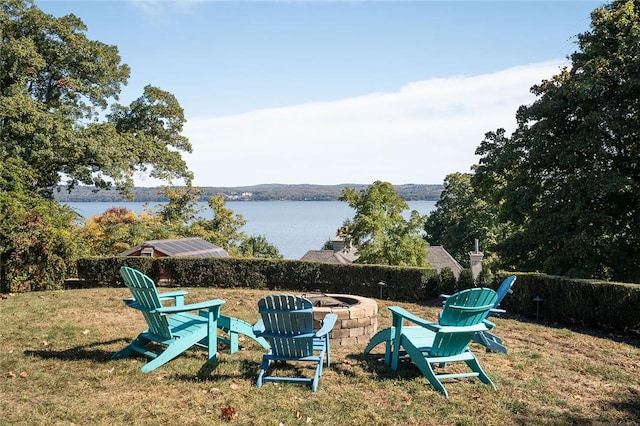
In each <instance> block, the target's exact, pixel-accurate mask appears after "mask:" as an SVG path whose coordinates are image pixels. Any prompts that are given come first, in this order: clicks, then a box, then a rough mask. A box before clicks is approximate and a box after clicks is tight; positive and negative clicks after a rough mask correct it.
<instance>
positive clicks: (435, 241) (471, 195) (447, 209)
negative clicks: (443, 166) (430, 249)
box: [424, 173, 502, 268]
mask: <svg viewBox="0 0 640 426" xmlns="http://www.w3.org/2000/svg"><path fill="white" fill-rule="evenodd" d="M471 177H472V175H471V174H469V173H452V174H450V175H447V177H446V178H445V181H444V189H443V191H442V194H441V195H440V200H438V202H437V203H436V209H435V210H434V211H433V212H431V213H430V214H429V215H427V218H426V221H425V225H424V230H425V232H426V239H427V241H428V242H429V244H431V245H441V246H443V247H445V248H446V249H447V251H448V252H449V253H451V255H452V256H453V257H454V258H455V259H465V262H467V264H468V258H469V256H468V253H469V251H470V250H471V249H472V248H473V247H474V243H475V240H476V239H477V240H478V241H480V243H481V244H482V252H483V254H484V261H483V265H484V267H485V268H490V267H491V265H490V264H491V263H492V260H494V256H493V255H492V253H493V251H494V248H493V247H494V246H495V243H496V241H497V234H498V233H499V232H500V229H501V228H502V227H501V226H500V225H499V224H498V223H497V222H496V215H497V208H496V206H495V205H494V204H491V203H488V202H487V201H485V200H483V199H482V197H481V195H479V194H477V192H476V189H475V188H474V187H473V185H472V182H471Z"/></svg>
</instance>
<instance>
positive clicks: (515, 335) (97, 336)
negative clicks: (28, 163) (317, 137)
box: [0, 289, 640, 426]
mask: <svg viewBox="0 0 640 426" xmlns="http://www.w3.org/2000/svg"><path fill="white" fill-rule="evenodd" d="M189 290H190V293H189V295H188V296H187V301H186V302H187V303H190V302H196V301H202V300H205V299H212V298H222V299H225V300H226V302H227V303H226V304H225V305H223V307H222V312H223V313H225V314H227V315H231V316H236V317H239V318H242V319H244V320H246V321H248V322H250V323H253V322H254V321H255V320H257V318H258V314H257V307H256V306H257V301H258V299H259V298H260V297H262V296H263V295H265V294H268V292H266V291H257V290H242V289H233V290H228V289H224V290H216V289H189ZM128 295H129V294H128V290H126V289H91V290H68V291H50V292H41V293H27V294H17V295H3V298H2V300H0V324H1V326H0V410H1V413H0V424H2V425H10V424H23V425H72V424H76V425H85V424H86V425H135V424H140V425H150V424H184V425H205V424H206V425H215V424H225V423H227V422H228V423H231V424H237V425H252V424H255V425H275V426H278V425H299V424H311V425H365V424H367V425H396V424H397V425H430V424H462V425H465V424H469V425H473V424H483V425H484V424H488V425H510V424H523V425H525V424H526V425H529V424H549V425H557V424H576V425H577V424H580V425H583V424H592V425H595V424H613V423H617V424H637V423H639V422H640V349H639V342H638V341H636V340H626V341H625V340H621V339H614V338H612V337H610V336H603V335H598V334H595V333H581V332H576V331H572V330H569V329H566V328H559V327H553V326H544V325H539V324H535V323H530V322H521V321H517V320H515V319H496V320H495V322H496V323H497V329H496V333H497V334H499V335H500V336H501V337H503V338H504V340H505V343H506V345H507V347H508V348H509V354H508V355H503V354H495V353H486V352H485V351H484V348H482V347H481V346H476V345H475V344H474V345H473V346H472V349H473V350H474V352H475V353H476V354H477V357H478V359H479V361H480V363H481V364H482V366H483V368H484V369H485V371H486V372H487V373H488V375H489V376H490V377H491V378H492V380H493V381H494V382H495V384H496V386H497V388H498V390H497V391H494V390H493V389H492V388H490V387H489V386H486V385H484V384H482V383H481V382H480V381H478V380H471V379H469V380H458V381H451V382H447V383H446V387H447V390H448V391H449V395H450V396H449V398H448V399H446V398H444V397H443V396H442V395H441V394H440V393H438V392H436V391H435V390H434V389H433V388H432V387H431V386H430V384H429V382H428V381H427V380H426V379H425V378H424V377H422V376H421V374H420V372H419V371H418V369H417V368H416V367H415V366H413V365H412V364H410V363H403V364H401V368H400V369H399V371H398V372H397V373H394V372H391V371H390V370H389V369H388V368H387V367H386V366H385V365H384V363H383V362H382V357H381V353H380V352H381V349H382V348H381V347H380V348H379V349H380V350H379V351H378V352H377V353H375V354H371V355H368V356H364V355H363V353H362V352H363V349H364V346H363V345H358V346H356V345H354V346H338V345H334V346H332V351H331V355H332V366H331V367H330V368H328V369H325V371H324V374H323V376H322V379H321V380H320V384H319V387H318V392H316V393H313V392H311V390H310V389H309V388H308V387H305V386H301V385H294V384H273V383H266V384H265V385H264V386H263V387H262V388H260V389H258V388H257V387H256V386H255V380H256V375H257V371H258V368H259V364H260V359H261V354H262V348H261V347H259V346H258V345H255V344H253V343H252V342H251V341H250V340H244V341H241V344H243V345H242V346H243V349H242V350H241V351H240V352H239V353H236V354H233V355H230V354H229V352H228V350H227V349H226V348H222V351H221V353H220V355H219V361H218V363H217V364H216V365H214V366H207V365H206V364H205V362H204V360H205V358H206V357H205V352H204V351H202V350H191V351H188V352H187V353H185V354H183V355H182V356H180V357H178V358H177V359H175V360H174V361H172V362H170V363H169V364H166V365H165V366H163V367H160V368H159V369H157V370H155V371H153V372H151V373H148V374H142V373H140V372H139V369H140V367H141V365H142V364H143V363H144V361H143V359H142V358H139V357H132V358H127V359H123V360H118V361H111V360H110V356H111V354H112V353H113V352H115V351H117V350H118V349H120V348H122V347H123V346H124V345H126V344H127V343H128V342H129V341H130V339H132V338H133V337H135V336H136V335H137V333H138V332H140V331H141V330H143V329H144V328H146V327H145V324H144V321H143V318H142V316H141V315H140V313H139V312H137V311H134V310H132V309H130V308H127V307H126V306H125V305H124V304H123V303H122V298H123V297H126V296H128ZM378 304H379V314H378V320H379V328H382V327H387V326H388V325H389V324H390V312H389V311H388V309H387V306H390V305H393V304H396V303H392V302H389V301H381V300H379V301H378ZM398 305H400V306H403V307H405V308H406V309H408V310H409V311H411V312H414V313H416V314H419V315H421V316H424V317H427V318H432V319H435V316H436V313H437V308H435V307H430V306H419V305H415V304H408V303H398ZM223 413H227V414H228V413H235V414H234V415H233V416H232V419H231V420H226V419H225V416H224V415H223Z"/></svg>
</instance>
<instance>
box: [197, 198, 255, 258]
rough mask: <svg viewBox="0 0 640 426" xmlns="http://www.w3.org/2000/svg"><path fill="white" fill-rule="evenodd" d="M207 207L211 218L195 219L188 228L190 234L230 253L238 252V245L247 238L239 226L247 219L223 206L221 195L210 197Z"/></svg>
mask: <svg viewBox="0 0 640 426" xmlns="http://www.w3.org/2000/svg"><path fill="white" fill-rule="evenodd" d="M209 207H210V208H211V210H212V211H213V218H212V219H198V220H196V221H195V222H194V223H193V225H192V226H191V228H190V230H189V233H190V235H191V236H193V237H200V238H202V239H204V240H207V241H209V242H211V243H213V244H217V245H219V246H220V247H222V248H223V249H225V250H226V251H227V253H229V254H230V255H235V254H239V251H240V249H239V246H240V244H241V243H242V242H243V241H245V239H246V238H247V236H246V234H245V233H243V232H242V231H240V228H242V227H243V226H244V225H245V224H246V223H247V221H246V220H245V218H244V217H242V215H240V214H235V213H233V210H231V209H228V208H226V207H225V201H224V196H222V195H214V196H213V197H211V198H210V199H209Z"/></svg>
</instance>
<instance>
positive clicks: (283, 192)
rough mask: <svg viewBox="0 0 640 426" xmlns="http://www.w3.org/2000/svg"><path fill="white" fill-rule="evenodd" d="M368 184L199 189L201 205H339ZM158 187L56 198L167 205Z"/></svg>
mask: <svg viewBox="0 0 640 426" xmlns="http://www.w3.org/2000/svg"><path fill="white" fill-rule="evenodd" d="M367 186H368V185H365V184H340V185H309V184H297V185H296V184H291V185H290V184H262V185H253V186H238V187H196V188H198V189H199V190H201V191H202V194H201V195H200V199H199V201H208V200H209V198H211V197H212V196H214V195H223V196H224V198H225V200H226V201H339V198H340V196H341V195H342V191H343V190H344V188H347V187H348V188H354V189H356V190H363V189H366V188H367ZM159 189H160V188H158V187H136V188H134V190H133V195H134V198H133V199H131V200H125V199H123V197H122V196H120V194H118V192H117V191H115V190H104V189H101V190H95V188H93V187H88V186H81V187H76V188H74V189H73V190H72V191H71V192H70V193H69V192H68V191H67V189H66V187H62V186H61V187H58V191H56V192H55V194H54V197H55V199H56V200H58V201H61V202H73V203H81V202H118V201H136V202H166V201H168V200H167V199H166V198H165V197H163V196H161V195H159V194H158V190H159ZM394 189H395V190H396V192H397V193H398V196H399V197H400V198H402V199H403V200H405V201H437V200H439V199H440V193H441V192H442V189H443V185H430V184H404V185H394Z"/></svg>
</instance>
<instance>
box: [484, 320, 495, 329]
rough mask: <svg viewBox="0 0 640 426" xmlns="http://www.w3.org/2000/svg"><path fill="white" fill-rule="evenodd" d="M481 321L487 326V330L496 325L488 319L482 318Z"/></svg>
mask: <svg viewBox="0 0 640 426" xmlns="http://www.w3.org/2000/svg"><path fill="white" fill-rule="evenodd" d="M482 322H483V323H484V325H486V326H487V329H489V330H491V329H492V328H494V327H495V326H496V325H495V324H494V323H492V322H491V321H489V320H488V319H486V320H483V321H482Z"/></svg>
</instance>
